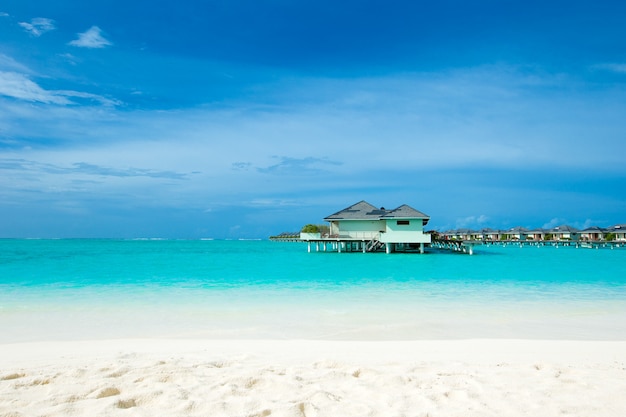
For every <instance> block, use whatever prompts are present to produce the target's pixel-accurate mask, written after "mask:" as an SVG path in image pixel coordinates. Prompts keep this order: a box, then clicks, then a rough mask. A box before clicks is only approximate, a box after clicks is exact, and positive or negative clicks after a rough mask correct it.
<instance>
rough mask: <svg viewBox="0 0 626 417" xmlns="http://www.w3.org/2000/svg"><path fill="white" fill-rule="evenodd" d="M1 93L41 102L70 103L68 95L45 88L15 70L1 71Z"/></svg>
mask: <svg viewBox="0 0 626 417" xmlns="http://www.w3.org/2000/svg"><path fill="white" fill-rule="evenodd" d="M0 95H3V96H6V97H12V98H16V99H20V100H26V101H33V102H39V103H48V104H70V101H69V100H68V99H67V98H66V97H64V96H62V95H58V94H55V93H54V92H52V91H48V90H45V89H43V88H41V87H40V86H39V85H37V83H34V82H33V81H31V80H30V79H28V77H26V76H25V75H23V74H18V73H15V72H4V71H0Z"/></svg>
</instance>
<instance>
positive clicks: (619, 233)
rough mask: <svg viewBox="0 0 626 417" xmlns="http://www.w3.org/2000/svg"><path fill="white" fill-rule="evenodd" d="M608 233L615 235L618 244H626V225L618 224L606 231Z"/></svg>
mask: <svg viewBox="0 0 626 417" xmlns="http://www.w3.org/2000/svg"><path fill="white" fill-rule="evenodd" d="M606 232H607V233H613V234H614V235H615V240H616V241H618V242H626V223H622V224H616V225H614V226H611V227H609V228H607V229H606Z"/></svg>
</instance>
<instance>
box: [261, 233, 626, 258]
mask: <svg viewBox="0 0 626 417" xmlns="http://www.w3.org/2000/svg"><path fill="white" fill-rule="evenodd" d="M270 239H271V240H273V241H280V242H302V243H306V244H307V251H308V252H309V253H310V252H313V251H315V252H337V253H342V252H347V253H351V252H352V253H354V252H361V253H368V252H386V253H392V252H400V253H424V252H425V251H426V249H428V248H432V249H436V250H444V251H452V252H457V253H463V254H468V255H473V254H474V248H475V247H476V246H487V247H488V246H513V247H520V248H523V247H554V248H559V247H573V248H586V249H618V248H626V242H605V241H532V240H501V241H488V240H459V239H434V240H433V241H432V242H431V243H430V244H411V243H383V242H380V241H378V240H376V239H370V240H366V239H349V238H340V237H324V238H318V239H301V238H298V237H295V236H288V237H287V236H285V237H278V238H276V237H272V238H270Z"/></svg>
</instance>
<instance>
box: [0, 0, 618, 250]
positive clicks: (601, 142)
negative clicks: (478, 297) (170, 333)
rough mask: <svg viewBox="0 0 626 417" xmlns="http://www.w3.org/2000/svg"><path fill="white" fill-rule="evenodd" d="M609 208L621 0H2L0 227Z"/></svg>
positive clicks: (541, 214) (228, 233)
mask: <svg viewBox="0 0 626 417" xmlns="http://www.w3.org/2000/svg"><path fill="white" fill-rule="evenodd" d="M361 200H366V201H368V202H370V203H372V204H374V205H377V206H384V207H386V208H395V207H398V206H400V205H402V204H408V205H410V206H412V207H414V208H415V209H417V210H420V211H422V212H424V213H427V214H428V215H429V216H430V217H431V220H430V222H429V224H428V226H427V228H429V229H435V230H447V229H450V228H474V229H479V228H484V227H490V228H495V229H505V228H510V227H515V226H524V227H529V228H537V227H546V228H548V227H552V226H557V225H561V224H569V225H572V226H574V227H578V228H585V227H588V226H592V225H594V226H600V227H608V226H611V225H614V224H617V223H626V2H624V1H605V0H595V1H577V0H570V1H560V0H559V1H546V0H542V1H535V0H525V1H517V0H498V1H495V0H494V1H491V0H477V1H471V2H469V1H453V0H442V1H436V2H432V1H428V2H427V1H421V0H394V1H372V0H360V1H353V0H346V1H336V0H334V1H328V0H316V1H308V0H301V1H287V0H269V1H262V0H256V1H241V0H230V1H224V0H207V1H197V0H194V1H190V0H179V1H177V2H169V1H167V2H166V1H162V0H151V1H149V2H148V1H144V0H133V1H119V0H101V1H98V2H86V1H78V0H55V1H49V0H3V1H2V2H0V237H16V238H26V237H30V238H52V237H60V238H70V237H76V238H81V237H85V238H98V237H102V238H137V237H163V238H218V239H219V238H267V237H268V236H270V235H272V234H278V233H281V232H291V231H298V230H300V228H301V227H302V226H303V225H304V224H307V223H317V224H320V223H323V218H324V217H326V216H327V215H329V214H332V213H334V212H336V211H339V210H341V209H343V208H345V207H348V206H350V205H352V204H354V203H356V202H358V201H361Z"/></svg>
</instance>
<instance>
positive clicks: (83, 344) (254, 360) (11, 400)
mask: <svg viewBox="0 0 626 417" xmlns="http://www.w3.org/2000/svg"><path fill="white" fill-rule="evenodd" d="M624 390H626V341H571V340H570V341H568V340H524V339H466V340H423V341H326V340H267V339H266V340H206V339H188V340H176V339H110V340H100V341H75V342H69V341H59V342H33V343H13V344H1V345H0V415H1V416H29V415H47V416H64V415H70V414H75V415H95V416H117V415H119V416H123V415H128V413H129V412H131V413H132V415H157V414H158V415H160V416H180V415H186V416H206V415H211V416H214V415H215V416H265V417H267V416H309V417H310V416H337V415H342V416H361V415H375V416H395V415H397V416H400V415H411V416H413V415H414V416H427V415H430V416H458V415H465V416H485V415H487V416H497V415H507V416H523V415H541V416H548V417H549V416H560V415H564V414H572V415H594V416H621V415H625V414H626V399H625V398H624V397H623V395H622V394H623V392H624ZM128 409H132V410H130V411H129V410H128Z"/></svg>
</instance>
